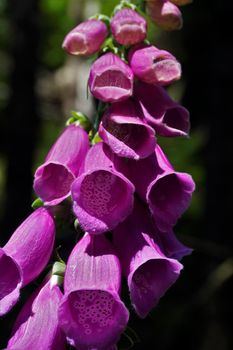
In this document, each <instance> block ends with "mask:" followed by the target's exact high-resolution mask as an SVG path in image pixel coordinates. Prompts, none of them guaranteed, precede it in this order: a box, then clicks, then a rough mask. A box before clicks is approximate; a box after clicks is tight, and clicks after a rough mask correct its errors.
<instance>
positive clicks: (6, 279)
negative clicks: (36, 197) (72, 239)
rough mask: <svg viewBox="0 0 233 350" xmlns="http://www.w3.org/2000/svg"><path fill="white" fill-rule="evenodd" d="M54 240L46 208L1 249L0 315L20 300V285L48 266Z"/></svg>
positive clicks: (26, 222)
mask: <svg viewBox="0 0 233 350" xmlns="http://www.w3.org/2000/svg"><path fill="white" fill-rule="evenodd" d="M54 239H55V223H54V219H53V217H52V215H51V214H50V212H49V211H48V210H47V209H45V208H40V209H37V210H35V211H34V212H33V213H32V214H31V215H30V216H29V217H28V218H27V219H26V220H25V221H24V222H23V223H22V224H21V225H20V226H19V227H18V228H17V230H16V231H15V232H14V233H13V235H12V236H11V238H10V239H9V241H8V242H7V244H6V245H5V246H4V247H3V248H0V286H1V289H0V315H4V314H5V313H7V312H8V311H9V310H10V309H11V308H12V307H13V306H14V305H15V303H16V302H17V301H18V298H19V292H20V288H21V287H22V286H25V285H27V284H28V283H30V282H31V281H32V280H33V279H34V278H36V277H37V276H38V275H39V274H40V273H41V271H42V270H43V269H44V268H45V266H46V265H47V263H48V260H49V258H50V256H51V253H52V250H53V245H54Z"/></svg>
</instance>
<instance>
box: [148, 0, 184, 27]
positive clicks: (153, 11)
mask: <svg viewBox="0 0 233 350" xmlns="http://www.w3.org/2000/svg"><path fill="white" fill-rule="evenodd" d="M147 9H148V13H149V15H150V17H151V18H152V20H153V21H155V23H157V24H158V25H159V26H160V27H161V28H162V29H164V30H168V31H171V30H179V29H181V28H182V26H183V19H182V14H181V12H180V10H179V8H178V7H177V6H176V5H174V4H173V3H172V2H170V1H167V0H154V1H147Z"/></svg>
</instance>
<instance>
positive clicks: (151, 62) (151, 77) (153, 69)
mask: <svg viewBox="0 0 233 350" xmlns="http://www.w3.org/2000/svg"><path fill="white" fill-rule="evenodd" d="M129 63H130V67H131V69H132V71H133V73H134V75H135V76H136V77H138V78H139V79H140V80H142V81H145V82H146V83H150V84H157V85H169V84H171V83H173V82H174V81H176V80H179V79H180V77H181V65H180V63H179V62H178V61H177V60H176V58H175V57H174V56H173V55H172V54H170V53H169V52H168V51H165V50H159V49H158V48H157V47H155V46H153V45H144V44H143V45H138V46H136V47H133V48H132V49H131V50H130V52H129ZM151 100H152V101H153V99H152V98H151Z"/></svg>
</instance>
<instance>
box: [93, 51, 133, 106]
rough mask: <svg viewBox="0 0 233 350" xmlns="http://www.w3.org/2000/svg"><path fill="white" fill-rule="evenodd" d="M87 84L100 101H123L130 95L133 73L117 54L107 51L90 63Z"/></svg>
mask: <svg viewBox="0 0 233 350" xmlns="http://www.w3.org/2000/svg"><path fill="white" fill-rule="evenodd" d="M88 84H89V88H90V91H91V93H92V95H93V96H94V97H96V98H97V99H99V100H101V101H104V102H117V101H123V100H126V99H128V98H129V97H130V96H131V95H132V92H133V73H132V71H131V69H130V67H129V66H128V65H127V64H126V63H124V62H123V61H122V60H121V59H120V58H119V57H118V56H117V55H115V54H113V53H111V52H108V53H107V54H105V55H103V56H101V57H100V58H98V59H97V60H96V61H95V63H94V64H93V65H92V67H91V71H90V77H89V81H88Z"/></svg>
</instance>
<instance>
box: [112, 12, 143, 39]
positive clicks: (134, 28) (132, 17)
mask: <svg viewBox="0 0 233 350" xmlns="http://www.w3.org/2000/svg"><path fill="white" fill-rule="evenodd" d="M111 30H112V34H113V37H114V39H115V40H116V41H117V42H118V43H119V44H121V45H134V44H137V43H140V42H141V41H143V40H144V39H145V38H146V35H147V22H146V20H145V19H144V18H143V17H142V16H140V15H139V14H138V13H137V12H136V11H134V10H132V9H126V8H124V9H121V10H119V11H117V13H116V14H115V16H114V17H113V18H112V20H111Z"/></svg>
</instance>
